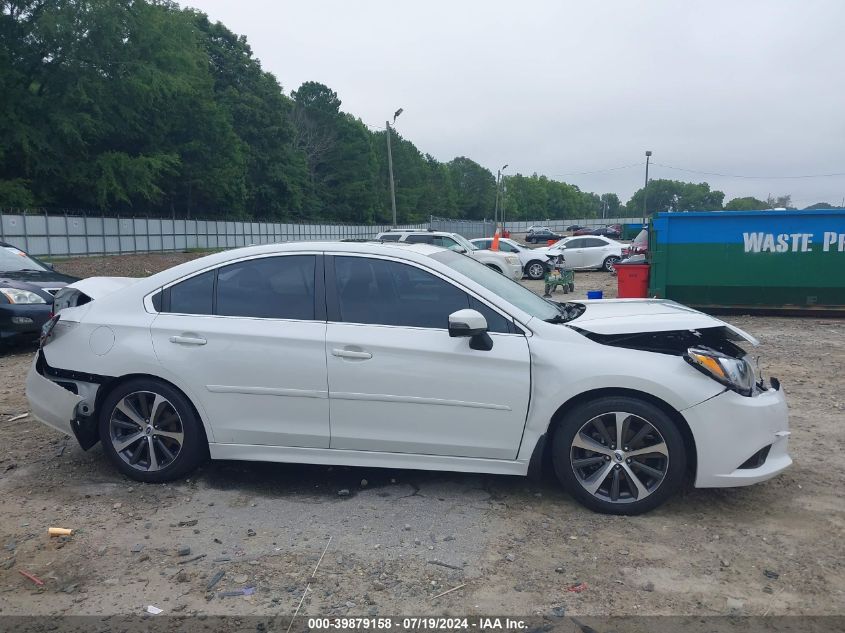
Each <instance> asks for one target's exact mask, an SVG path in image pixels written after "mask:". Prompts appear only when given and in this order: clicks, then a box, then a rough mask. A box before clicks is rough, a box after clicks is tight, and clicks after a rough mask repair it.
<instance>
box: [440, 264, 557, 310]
mask: <svg viewBox="0 0 845 633" xmlns="http://www.w3.org/2000/svg"><path fill="white" fill-rule="evenodd" d="M431 257H432V259H436V260H437V261H439V262H440V263H441V264H446V265H447V266H448V267H449V268H451V269H453V270H456V271H458V272H459V273H461V274H462V275H465V276H466V277H469V278H470V279H472V280H473V281H474V282H476V283H477V284H480V285H482V286H484V287H485V288H487V289H488V290H490V291H492V292H494V293H496V294H497V295H499V296H500V297H501V298H502V299H504V300H505V301H507V302H508V303H510V304H511V305H514V306H516V307H517V308H519V309H520V310H522V311H523V312H525V313H527V314H530V315H531V316H534V317H537V318H538V319H543V320H547V319H556V318H558V317H560V316H561V311H560V309H559V308H558V307H557V306H556V305H555V304H553V303H551V302H550V301H546V300H545V299H542V298H540V297H538V296H537V295H535V294H534V293H533V292H531V291H530V290H528V289H527V288H525V287H523V286H521V285H519V284H518V283H516V282H515V281H512V280H510V279H509V278H507V277H505V276H504V275H503V274H501V273H497V272H496V271H495V270H493V269H492V268H488V267H487V266H485V265H484V264H482V263H480V262H477V261H475V260H474V259H472V258H471V257H466V256H465V255H460V254H458V253H455V252H454V251H444V252H442V253H436V254H434V255H432V256H431Z"/></svg>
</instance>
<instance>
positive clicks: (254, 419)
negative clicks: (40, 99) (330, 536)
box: [26, 242, 791, 514]
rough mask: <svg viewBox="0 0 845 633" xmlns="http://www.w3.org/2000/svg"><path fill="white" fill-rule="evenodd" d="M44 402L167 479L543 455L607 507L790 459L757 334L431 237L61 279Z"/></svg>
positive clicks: (40, 393)
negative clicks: (559, 283) (534, 274)
mask: <svg viewBox="0 0 845 633" xmlns="http://www.w3.org/2000/svg"><path fill="white" fill-rule="evenodd" d="M56 310H57V315H56V316H55V317H54V318H53V319H52V320H51V321H50V322H48V324H47V325H46V326H45V328H44V332H43V337H42V341H43V344H42V347H41V349H40V350H39V353H38V355H37V357H36V358H35V359H34V360H33V364H32V367H31V369H30V372H29V374H28V376H27V382H26V392H27V398H28V399H29V402H30V406H31V410H32V413H33V415H34V416H35V417H36V418H37V419H39V420H41V421H42V422H44V423H46V424H49V425H50V426H52V427H54V428H56V429H58V430H60V431H62V432H64V433H67V434H69V435H70V434H72V435H75V436H76V437H77V439H78V440H79V442H80V444H81V446H82V447H83V448H84V449H87V448H90V447H91V446H93V445H94V444H95V443H97V442H98V441H101V442H102V444H103V449H104V452H105V454H106V455H107V456H108V457H109V459H110V460H111V461H112V462H113V463H114V464H115V465H116V467H117V468H118V469H119V470H120V471H121V472H123V473H124V474H126V475H127V476H129V477H132V478H134V479H137V480H139V481H145V482H163V481H169V480H172V479H175V478H179V477H182V476H184V475H186V474H188V473H190V472H191V471H192V470H193V469H194V468H196V467H197V466H198V465H199V464H200V463H201V462H202V461H203V460H205V459H206V458H207V457H208V456H209V455H210V456H211V458H213V459H241V460H258V461H277V462H299V463H310V464H344V465H350V466H367V467H372V466H381V467H390V468H415V469H428V470H448V471H466V472H484V473H498V474H510V475H526V474H529V473H537V472H539V471H540V470H541V468H542V466H543V464H544V463H550V465H551V466H552V467H553V468H554V471H555V472H556V474H557V476H558V478H559V480H560V481H561V483H562V484H563V486H564V487H565V488H566V489H567V490H568V491H569V492H570V493H571V494H572V495H573V496H574V497H576V498H577V499H578V500H579V501H581V502H582V503H583V504H585V505H586V506H588V507H590V508H592V509H594V510H597V511H601V512H609V513H616V514H636V513H640V512H644V511H646V510H649V509H651V508H654V507H656V506H658V505H659V504H661V503H662V502H663V501H665V500H666V499H667V498H668V497H669V496H670V495H672V493H674V492H675V491H676V490H677V489H678V488H679V486H680V485H681V484H682V482H683V481H684V479H685V477H686V476H687V474H690V475H691V476H692V478H693V480H694V482H695V485H696V486H698V487H720V486H741V485H746V484H751V483H755V482H759V481H764V480H766V479H769V478H771V477H773V476H775V475H777V474H778V473H780V472H781V471H783V470H784V469H785V468H787V467H788V466H789V465H790V464H791V459H790V457H789V454H788V452H787V442H788V440H787V437H788V435H789V431H788V416H787V407H786V401H785V398H784V394H783V391H782V390H781V389H780V385H779V383H778V382H777V380H775V379H771V380H770V381H769V382H768V383H767V382H766V381H764V380H763V378H762V377H761V376H760V375H759V373H758V370H757V368H756V366H755V364H754V363H753V361H752V360H751V359H750V358H749V356H748V355H747V354H746V352H745V351H744V350H743V349H742V348H741V347H740V346H739V343H741V342H746V343H750V344H752V345H756V344H757V342H756V341H755V340H754V339H753V337H751V336H750V335H748V334H746V333H745V332H743V331H741V330H739V329H737V328H735V327H733V326H731V325H729V324H727V323H725V322H723V321H721V320H719V319H716V318H714V317H712V316H708V315H706V314H703V313H701V312H697V311H695V310H692V309H690V308H687V307H685V306H682V305H679V304H676V303H673V302H671V301H661V300H603V301H594V302H590V301H580V302H573V303H566V304H559V303H553V302H551V301H546V300H544V299H542V298H540V297H539V296H537V295H536V294H534V293H532V292H531V291H529V290H528V289H526V288H525V287H523V286H521V285H520V284H518V283H514V282H513V281H511V280H509V279H507V278H506V277H505V276H503V275H500V274H498V273H495V272H494V271H492V270H490V269H489V268H488V267H486V266H484V265H482V264H481V263H479V262H477V261H475V260H473V259H472V258H470V257H467V256H465V255H463V254H460V253H456V252H454V251H451V250H447V249H443V248H437V247H434V246H429V245H425V244H404V243H389V244H388V243H381V244H379V243H372V242H366V243H351V242H350V243H345V242H323V243H320V242H300V243H295V242H294V243H284V244H271V245H265V246H254V247H248V248H241V249H236V250H229V251H225V252H221V253H216V254H214V255H209V256H207V257H204V258H202V259H196V260H193V261H190V262H187V263H184V264H181V265H179V266H176V267H174V268H171V269H169V270H166V271H164V272H161V273H158V274H155V275H152V276H151V277H147V278H143V279H120V278H96V277H95V278H90V279H86V280H84V281H81V282H78V283H76V284H72V285H71V286H69V287H68V288H65V289H64V290H61V291H60V292H59V293H58V295H57V296H56Z"/></svg>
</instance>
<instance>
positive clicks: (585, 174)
mask: <svg viewBox="0 0 845 633" xmlns="http://www.w3.org/2000/svg"><path fill="white" fill-rule="evenodd" d="M641 165H642V163H641V162H639V163H631V164H630V165H621V166H620V167H608V168H607V169H596V170H595V171H573V172H570V173H568V174H552V175H553V176H554V177H556V178H562V177H564V176H588V175H589V174H602V173H605V172H608V171H618V170H620V169H630V168H631V167H639V166H641Z"/></svg>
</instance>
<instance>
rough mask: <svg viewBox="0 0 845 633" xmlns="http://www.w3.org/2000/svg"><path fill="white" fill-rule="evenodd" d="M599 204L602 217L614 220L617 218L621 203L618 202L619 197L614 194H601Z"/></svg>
mask: <svg viewBox="0 0 845 633" xmlns="http://www.w3.org/2000/svg"><path fill="white" fill-rule="evenodd" d="M601 204H602V209H603V211H604V217H607V218H615V217H618V216H619V209H620V207H621V206H622V203H621V202H620V201H619V196H617V195H616V194H615V193H603V194H602V195H601Z"/></svg>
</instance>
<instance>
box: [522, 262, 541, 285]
mask: <svg viewBox="0 0 845 633" xmlns="http://www.w3.org/2000/svg"><path fill="white" fill-rule="evenodd" d="M545 275H546V266H545V265H544V264H543V262H541V261H540V260H538V259H534V260H532V261H530V262H528V263H527V264H526V265H525V276H526V277H528V278H529V279H534V280H535V281H536V280H537V279H542V278H543V277H544V276H545Z"/></svg>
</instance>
